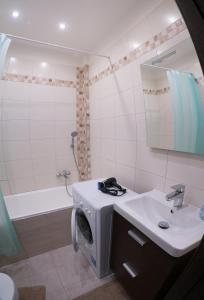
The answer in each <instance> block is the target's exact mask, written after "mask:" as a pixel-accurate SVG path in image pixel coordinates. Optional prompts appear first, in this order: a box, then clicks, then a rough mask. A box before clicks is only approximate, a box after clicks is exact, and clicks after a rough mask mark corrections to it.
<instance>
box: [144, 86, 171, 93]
mask: <svg viewBox="0 0 204 300" xmlns="http://www.w3.org/2000/svg"><path fill="white" fill-rule="evenodd" d="M169 91H170V87H165V88H162V89H158V90H153V89H143V93H144V94H145V95H164V94H167V93H168V92H169Z"/></svg>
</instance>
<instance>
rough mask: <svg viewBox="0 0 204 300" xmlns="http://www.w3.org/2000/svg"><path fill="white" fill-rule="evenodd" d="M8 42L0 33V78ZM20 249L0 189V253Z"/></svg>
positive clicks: (10, 252)
mask: <svg viewBox="0 0 204 300" xmlns="http://www.w3.org/2000/svg"><path fill="white" fill-rule="evenodd" d="M9 44H10V40H9V39H8V38H7V37H6V35H5V34H0V79H1V77H2V73H3V68H4V63H5V58H6V53H7V50H8V47H9ZM0 151H1V149H0ZM21 249H22V248H21V244H20V242H19V241H18V238H17V235H16V232H15V229H14V227H13V224H12V222H11V220H10V218H9V215H8V211H7V208H6V205H5V202H4V197H3V194H2V192H1V190H0V255H6V256H10V255H15V254H17V253H18V252H19V251H20V250H21Z"/></svg>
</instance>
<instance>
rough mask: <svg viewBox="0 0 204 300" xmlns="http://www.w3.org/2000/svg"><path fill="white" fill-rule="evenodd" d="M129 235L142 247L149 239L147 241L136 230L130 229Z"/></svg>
mask: <svg viewBox="0 0 204 300" xmlns="http://www.w3.org/2000/svg"><path fill="white" fill-rule="evenodd" d="M128 235H129V236H130V237H131V238H132V239H133V240H135V241H136V242H137V243H138V244H139V245H140V246H141V247H143V246H144V245H145V244H146V242H147V241H145V240H144V239H143V238H142V237H141V236H139V234H137V233H136V232H135V231H134V230H128Z"/></svg>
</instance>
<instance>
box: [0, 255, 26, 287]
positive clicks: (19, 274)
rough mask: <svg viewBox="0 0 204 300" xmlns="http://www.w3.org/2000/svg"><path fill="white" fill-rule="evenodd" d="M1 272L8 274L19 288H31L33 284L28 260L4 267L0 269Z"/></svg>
mask: <svg viewBox="0 0 204 300" xmlns="http://www.w3.org/2000/svg"><path fill="white" fill-rule="evenodd" d="M0 272H3V273H6V274H8V275H9V276H10V277H11V278H12V279H13V280H14V282H15V284H16V286H17V287H20V286H30V285H31V284H32V279H31V269H30V265H29V263H28V259H25V260H22V261H20V262H17V263H14V264H11V265H7V266H4V267H2V268H1V269H0Z"/></svg>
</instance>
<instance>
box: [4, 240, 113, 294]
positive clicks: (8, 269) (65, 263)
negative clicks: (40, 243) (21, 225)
mask: <svg viewBox="0 0 204 300" xmlns="http://www.w3.org/2000/svg"><path fill="white" fill-rule="evenodd" d="M0 272H5V273H7V274H8V275H10V276H11V277H12V278H13V279H14V281H15V283H16V285H17V286H18V287H20V286H35V285H45V286H46V295H47V297H46V300H71V299H73V298H75V297H78V296H80V295H82V294H84V293H87V292H89V291H91V290H93V289H94V288H96V287H98V286H100V285H103V284H105V283H107V282H108V281H110V280H112V279H113V278H112V276H109V277H106V278H104V279H98V278H97V276H96V274H95V272H94V271H93V269H92V268H91V266H90V264H89V263H88V261H87V260H86V258H85V257H84V256H83V255H82V254H81V252H80V251H79V252H77V253H75V252H74V251H73V247H72V245H69V246H66V247H63V248H59V249H56V250H53V251H49V252H47V253H43V254H40V255H38V256H34V257H31V258H29V259H25V260H22V261H20V262H17V263H14V264H11V265H8V266H4V267H2V268H0Z"/></svg>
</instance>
